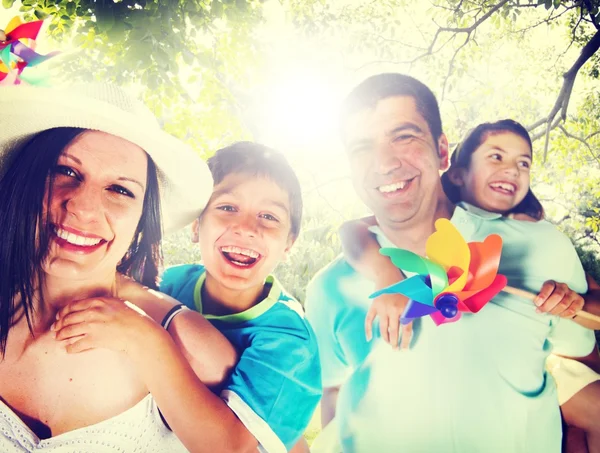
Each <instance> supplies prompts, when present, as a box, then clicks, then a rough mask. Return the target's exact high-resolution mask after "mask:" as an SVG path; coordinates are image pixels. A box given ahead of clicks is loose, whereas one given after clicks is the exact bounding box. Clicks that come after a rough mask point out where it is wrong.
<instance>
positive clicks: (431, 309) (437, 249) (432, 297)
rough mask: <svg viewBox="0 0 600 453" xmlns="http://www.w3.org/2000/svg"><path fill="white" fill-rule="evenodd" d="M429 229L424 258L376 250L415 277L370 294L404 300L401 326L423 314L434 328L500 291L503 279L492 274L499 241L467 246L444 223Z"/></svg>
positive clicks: (399, 251) (492, 239)
mask: <svg viewBox="0 0 600 453" xmlns="http://www.w3.org/2000/svg"><path fill="white" fill-rule="evenodd" d="M435 226H436V232H435V233H433V234H432V235H431V236H430V237H429V239H427V244H426V255H427V258H423V257H421V256H419V255H416V254H414V253H412V252H409V251H408V250H403V249H394V248H383V249H381V253H382V254H383V255H387V256H389V257H390V259H391V261H392V263H394V265H395V266H396V267H398V268H399V269H400V270H402V271H405V272H407V273H414V274H416V275H414V276H412V277H410V278H407V279H406V280H402V281H400V282H398V283H396V284H394V285H392V286H389V287H388V288H385V289H383V290H381V291H378V292H376V293H374V294H372V295H371V297H377V296H379V295H381V294H389V293H400V294H403V295H405V296H406V297H408V298H409V299H410V301H409V303H408V305H407V306H406V309H405V310H404V313H402V317H401V319H400V321H401V322H402V323H403V324H407V323H409V322H411V321H412V320H413V319H415V318H420V317H422V316H426V315H429V316H431V318H432V319H433V321H434V322H435V323H436V324H437V325H438V326H439V325H440V324H443V323H448V322H454V321H458V319H459V318H460V316H461V312H465V313H477V312H478V311H479V310H481V309H482V308H483V306H484V305H485V304H486V303H487V302H488V301H489V300H491V299H492V298H493V297H494V296H495V295H496V294H498V293H499V292H500V291H502V289H503V288H504V287H505V286H506V277H505V276H504V275H501V274H498V265H499V264H500V253H501V251H502V239H501V238H500V236H498V235H495V234H493V235H490V236H488V237H487V238H485V240H484V241H483V242H469V243H467V242H466V241H465V240H464V239H463V237H462V236H461V234H460V233H459V232H458V230H456V228H455V227H454V225H452V223H450V221H449V220H447V219H439V220H438V221H437V222H436V223H435Z"/></svg>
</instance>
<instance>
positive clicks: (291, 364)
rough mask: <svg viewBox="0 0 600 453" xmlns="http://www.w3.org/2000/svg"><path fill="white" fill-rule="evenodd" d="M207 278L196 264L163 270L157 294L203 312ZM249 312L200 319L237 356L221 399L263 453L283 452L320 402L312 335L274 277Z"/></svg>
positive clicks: (308, 326) (309, 328)
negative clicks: (214, 328)
mask: <svg viewBox="0 0 600 453" xmlns="http://www.w3.org/2000/svg"><path fill="white" fill-rule="evenodd" d="M205 277H206V273H205V271H204V266H201V265H197V264H190V265H182V266H176V267H172V268H169V269H167V270H166V271H165V272H164V274H163V276H162V281H161V284H160V290H161V291H162V292H164V293H165V294H168V295H169V296H171V297H173V298H175V299H177V300H179V301H180V302H182V303H183V304H185V305H186V306H187V307H188V308H190V309H192V310H196V311H198V312H200V313H202V298H201V289H202V285H203V284H204V280H205ZM266 284H267V285H270V291H269V293H268V295H267V297H266V298H265V299H263V300H262V301H261V302H259V303H258V304H257V305H255V306H253V307H252V308H250V309H248V310H246V311H244V312H241V313H236V314H233V315H227V316H212V315H205V317H206V319H208V320H209V321H210V322H211V323H212V324H213V325H214V326H215V327H216V328H217V329H218V330H219V331H221V333H223V335H225V337H227V339H228V340H229V341H230V342H231V343H232V344H233V345H234V347H235V348H236V349H237V350H238V351H239V353H240V360H239V362H238V363H237V365H236V367H235V369H234V370H233V372H232V373H231V375H230V376H229V378H228V379H227V380H226V381H225V383H224V385H223V390H222V392H221V397H222V398H223V399H224V400H225V401H226V402H227V404H228V405H229V407H230V408H231V409H232V410H233V411H234V412H235V413H236V415H237V416H238V418H239V419H240V420H241V421H242V423H244V425H245V426H246V428H247V429H248V431H250V432H251V433H252V434H253V435H254V437H256V439H257V440H258V442H259V444H260V447H259V450H260V451H263V452H268V453H271V452H286V451H288V450H289V449H291V448H292V447H293V446H294V444H295V443H296V441H297V440H298V439H299V438H300V436H301V435H302V433H303V432H304V430H305V429H306V427H307V426H308V423H309V422H310V419H311V417H312V414H313V412H314V411H315V408H316V407H317V404H318V402H319V400H320V398H321V393H322V386H321V368H320V363H319V355H318V350H317V342H316V338H315V334H314V332H313V330H312V328H311V327H310V325H309V324H308V322H307V321H306V320H305V319H304V311H303V309H302V306H301V305H300V304H299V303H298V302H297V301H296V300H295V299H293V298H292V297H291V296H289V295H288V294H287V293H286V292H285V291H284V290H283V289H282V287H281V285H280V284H279V282H278V281H277V280H276V279H275V278H274V277H271V276H270V277H268V278H267V282H266Z"/></svg>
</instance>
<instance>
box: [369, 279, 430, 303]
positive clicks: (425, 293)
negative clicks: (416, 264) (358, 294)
mask: <svg viewBox="0 0 600 453" xmlns="http://www.w3.org/2000/svg"><path fill="white" fill-rule="evenodd" d="M382 294H402V295H404V296H406V297H408V298H409V299H412V300H414V301H417V302H420V303H422V304H425V305H430V306H432V307H433V294H432V292H431V287H429V285H428V284H427V283H426V277H424V276H422V275H415V276H413V277H410V278H407V279H406V280H402V281H399V282H398V283H394V284H393V285H391V286H388V287H387V288H383V289H382V290H379V291H376V292H374V293H373V294H371V295H370V296H369V297H370V298H374V297H377V296H380V295H382Z"/></svg>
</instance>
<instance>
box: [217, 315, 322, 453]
mask: <svg viewBox="0 0 600 453" xmlns="http://www.w3.org/2000/svg"><path fill="white" fill-rule="evenodd" d="M294 317H295V318H296V319H294ZM321 394H322V386H321V370H320V366H319V354H318V350H317V343H316V339H315V336H314V332H313V331H312V329H311V328H310V326H308V324H307V323H305V322H304V320H302V319H301V318H300V317H299V316H298V315H297V314H296V313H291V314H290V315H288V316H286V315H284V316H283V318H281V317H278V319H277V323H274V324H273V325H272V326H265V325H257V326H256V329H255V330H254V331H253V333H252V335H251V342H250V345H248V347H246V349H244V351H243V352H242V355H241V357H240V360H239V362H238V364H237V365H236V367H235V369H234V370H233V372H232V374H231V376H230V377H229V378H228V379H227V381H226V382H225V384H224V389H223V391H222V392H221V397H222V398H223V399H224V400H225V401H226V402H227V404H228V405H229V407H230V408H231V409H232V410H233V411H234V412H235V413H236V415H237V416H238V418H239V419H240V420H241V421H242V423H244V425H245V426H246V428H247V429H248V430H249V431H250V432H251V433H252V434H253V435H254V437H255V438H256V439H257V440H258V442H259V443H260V446H261V451H266V452H269V453H271V452H280V451H282V452H285V451H287V450H289V449H291V448H292V447H293V446H294V445H295V443H296V442H297V441H298V439H299V438H300V437H301V436H302V434H303V433H304V431H305V430H306V427H307V426H308V424H309V422H310V420H311V418H312V415H313V413H314V411H315V409H316V407H317V405H318V403H319V400H320V399H321ZM257 416H258V417H257Z"/></svg>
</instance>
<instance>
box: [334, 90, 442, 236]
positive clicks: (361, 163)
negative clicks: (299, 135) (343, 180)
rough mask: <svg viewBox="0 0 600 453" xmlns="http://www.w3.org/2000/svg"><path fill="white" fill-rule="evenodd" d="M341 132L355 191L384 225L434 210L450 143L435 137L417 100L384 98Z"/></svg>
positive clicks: (358, 115)
mask: <svg viewBox="0 0 600 453" xmlns="http://www.w3.org/2000/svg"><path fill="white" fill-rule="evenodd" d="M343 135H344V145H345V148H346V151H347V153H348V157H349V160H350V166H351V170H352V181H353V184H354V187H355V189H356V192H357V193H358V195H359V196H360V197H361V199H362V200H363V202H364V203H365V204H366V205H367V206H368V207H369V208H370V209H371V210H372V211H373V213H374V214H375V216H376V217H377V219H378V221H379V222H380V223H382V224H383V225H385V226H388V227H390V228H397V227H398V226H400V225H402V224H405V223H406V222H410V221H411V220H413V219H418V218H419V217H420V214H422V213H425V212H431V211H432V210H434V209H435V206H436V205H437V202H438V198H439V190H440V189H439V188H440V181H439V179H440V178H439V171H440V170H443V169H445V167H446V165H447V152H448V144H447V140H446V137H445V136H444V135H443V134H442V136H441V137H440V138H439V139H438V140H435V139H434V138H433V136H432V134H431V131H430V129H429V126H428V124H427V121H426V120H425V118H424V117H423V116H422V115H421V113H420V112H419V111H418V109H417V106H416V103H415V100H414V98H412V97H409V96H394V97H389V98H385V99H382V100H380V101H379V102H378V103H377V104H376V105H375V107H374V108H371V109H368V108H367V109H364V110H361V111H359V112H357V113H355V114H353V115H351V116H350V117H349V118H348V120H347V121H346V124H345V127H344V130H343Z"/></svg>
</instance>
